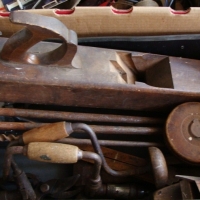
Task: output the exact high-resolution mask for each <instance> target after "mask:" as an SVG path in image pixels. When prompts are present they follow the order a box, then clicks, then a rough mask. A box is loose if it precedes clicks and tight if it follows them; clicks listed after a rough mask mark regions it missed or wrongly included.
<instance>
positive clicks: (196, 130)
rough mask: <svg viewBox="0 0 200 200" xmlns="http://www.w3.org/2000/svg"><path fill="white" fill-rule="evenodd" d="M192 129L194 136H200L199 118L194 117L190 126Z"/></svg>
mask: <svg viewBox="0 0 200 200" xmlns="http://www.w3.org/2000/svg"><path fill="white" fill-rule="evenodd" d="M190 131H191V133H192V135H193V136H195V137H197V138H199V137H200V121H199V119H194V120H193V121H192V124H191V126H190Z"/></svg>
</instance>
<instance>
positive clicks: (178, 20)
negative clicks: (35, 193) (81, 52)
mask: <svg viewBox="0 0 200 200" xmlns="http://www.w3.org/2000/svg"><path fill="white" fill-rule="evenodd" d="M25 12H31V13H36V14H41V15H47V16H52V17H56V18H58V19H59V20H60V21H62V22H63V23H64V24H65V25H66V26H67V27H68V28H69V29H72V30H74V31H76V32H77V34H78V36H79V37H89V36H136V35H140V36H141V35H166V34H168V35H169V34H170V35H172V34H187V33H190V34H191V33H199V32H200V23H199V18H200V8H190V9H189V10H187V11H173V10H172V9H170V8H169V7H133V8H132V9H131V10H129V11H128V12H118V11H116V10H115V9H113V8H112V7H76V8H75V10H50V9H47V10H27V11H25ZM0 24H1V26H0V31H1V32H2V36H3V37H9V36H10V35H12V34H13V33H15V32H16V31H18V30H20V29H21V28H22V26H20V25H15V24H12V23H10V21H9V13H3V12H1V13H0Z"/></svg>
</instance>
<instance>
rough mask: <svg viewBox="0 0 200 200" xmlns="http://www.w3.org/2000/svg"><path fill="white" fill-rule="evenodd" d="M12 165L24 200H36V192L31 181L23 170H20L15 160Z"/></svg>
mask: <svg viewBox="0 0 200 200" xmlns="http://www.w3.org/2000/svg"><path fill="white" fill-rule="evenodd" d="M11 165H12V169H13V174H14V175H13V176H14V179H15V180H16V183H17V185H18V187H19V191H20V193H21V195H22V199H23V200H26V199H30V200H35V199H36V194H35V191H34V190H33V187H32V185H31V183H30V181H29V180H28V178H27V176H26V174H25V173H24V172H23V171H22V170H21V169H19V167H18V166H17V164H16V163H15V162H14V161H13V160H12V164H11Z"/></svg>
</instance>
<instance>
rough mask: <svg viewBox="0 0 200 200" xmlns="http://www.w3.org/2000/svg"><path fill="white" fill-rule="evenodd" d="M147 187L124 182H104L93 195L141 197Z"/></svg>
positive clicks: (126, 197) (97, 196)
mask: <svg viewBox="0 0 200 200" xmlns="http://www.w3.org/2000/svg"><path fill="white" fill-rule="evenodd" d="M147 194H148V189H147V188H145V187H142V186H138V185H137V186H136V185H133V184H132V185H128V184H127V185H126V184H104V185H102V187H101V188H100V190H98V191H97V192H96V193H95V195H94V197H96V198H113V199H114V198H117V199H143V198H144V197H145V196H146V195H147Z"/></svg>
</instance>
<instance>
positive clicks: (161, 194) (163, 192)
mask: <svg viewBox="0 0 200 200" xmlns="http://www.w3.org/2000/svg"><path fill="white" fill-rule="evenodd" d="M163 199H171V200H177V199H182V195H181V188H180V184H179V183H176V184H173V185H170V186H168V187H164V188H162V189H160V190H157V191H156V192H154V194H153V200H163Z"/></svg>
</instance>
